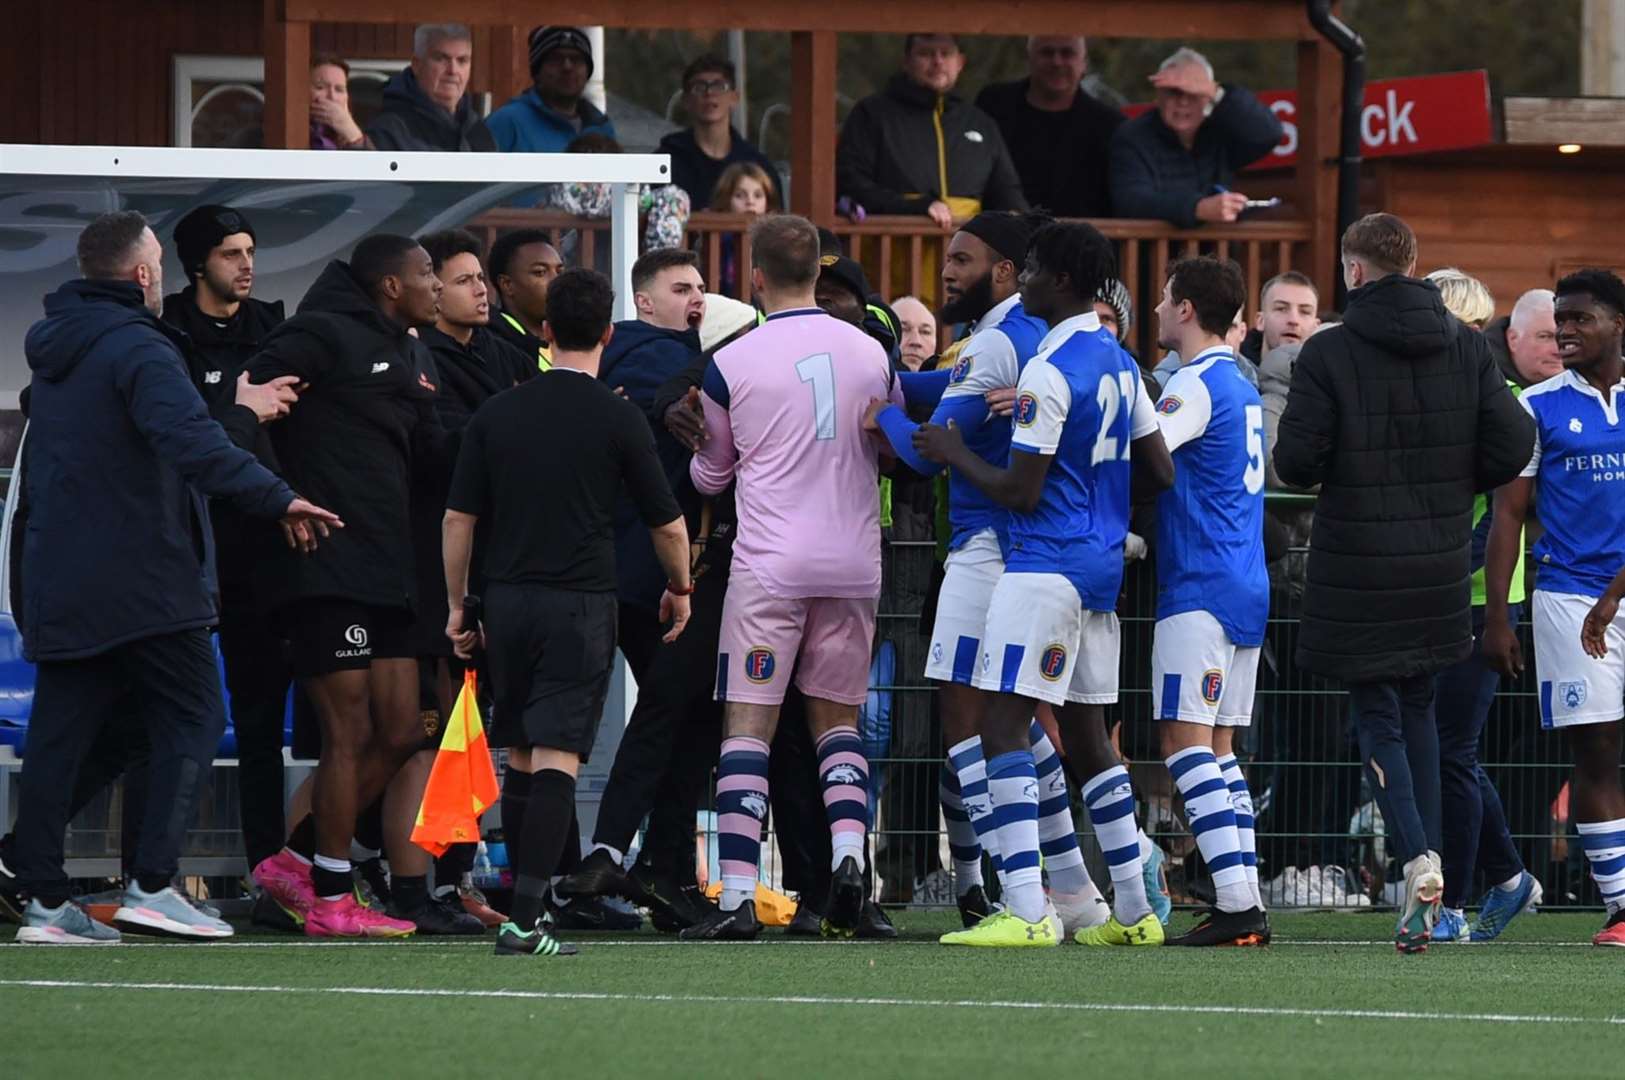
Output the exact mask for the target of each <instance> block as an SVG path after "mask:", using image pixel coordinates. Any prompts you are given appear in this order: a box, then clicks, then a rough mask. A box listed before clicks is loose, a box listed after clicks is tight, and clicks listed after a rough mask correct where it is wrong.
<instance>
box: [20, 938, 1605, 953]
mask: <svg viewBox="0 0 1625 1080" xmlns="http://www.w3.org/2000/svg"><path fill="white" fill-rule="evenodd" d="M494 940H495V939H494V938H489V937H480V938H475V937H468V938H412V939H410V940H400V939H395V940H390V941H350V940H344V939H328V938H324V939H321V940H317V941H312V940H309V939H304V938H301V939H295V940H290V941H199V942H187V941H119V942H115V943H113V944H110V945H77V944H75V945H52V946H49V948H52V949H63V948H68V949H192V950H197V949H204V950H206V951H209V952H217V951H219V950H221V949H345V948H351V949H355V948H363V949H390V948H410V949H470V948H474V947H477V946H482V945H483V946H485V947H486V948H489V947H490V946H491V943H492V942H493V941H494ZM569 940H570V941H571V942H573V943H574V944H577V945H581V946H583V947H585V948H586V949H589V950H591V949H625V948H633V949H692V948H694V947H695V946H696V945H698V946H701V947H703V948H713V949H714V948H774V949H783V948H795V947H801V948H817V949H827V948H830V947H832V946H834V947H845V948H875V949H881V948H897V947H899V946H904V945H937V944H938V942H936V941H933V940H931V939H929V938H900V939H895V940H891V941H822V940H819V941H810V940H796V939H785V938H782V937H768V938H760V939H758V940H756V941H699V942H695V941H677V940H675V939H673V938H657V939H653V940H649V941H626V940H614V941H597V940H595V939H593V938H591V937H571V938H570V939H569ZM1379 945H1381V946H1386V947H1388V948H1393V945H1394V943H1393V941H1392V940H1391V939H1386V938H1374V939H1370V940H1366V941H1276V942H1274V943H1272V944H1271V945H1270V946H1269V948H1311V949H1314V948H1334V947H1335V948H1361V947H1363V948H1374V947H1376V946H1379ZM1460 946H1466V947H1468V948H1472V949H1474V950H1477V949H1590V948H1595V946H1593V945H1592V944H1591V943H1590V942H1589V941H1496V942H1486V941H1475V942H1440V943H1439V944H1438V945H1436V946H1435V947H1434V948H1435V949H1436V950H1437V951H1439V952H1450V951H1452V950H1454V949H1456V948H1458V947H1460ZM0 948H16V949H31V950H34V951H39V950H40V949H41V948H44V946H38V945H25V944H20V943H18V942H15V941H7V942H0ZM1245 951H1248V952H1252V953H1255V954H1256V953H1257V952H1259V951H1260V950H1257V949H1252V950H1245ZM1263 951H1268V950H1267V949H1266V950H1263Z"/></svg>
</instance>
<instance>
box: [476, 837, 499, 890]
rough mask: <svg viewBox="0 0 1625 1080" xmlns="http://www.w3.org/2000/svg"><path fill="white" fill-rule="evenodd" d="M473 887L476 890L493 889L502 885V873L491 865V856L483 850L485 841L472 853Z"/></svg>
mask: <svg viewBox="0 0 1625 1080" xmlns="http://www.w3.org/2000/svg"><path fill="white" fill-rule="evenodd" d="M473 877H474V887H475V888H477V889H494V888H496V887H497V886H498V885H500V884H501V883H502V873H501V871H499V870H498V869H497V868H496V867H495V866H493V865H492V864H491V856H490V854H489V853H488V852H487V851H486V850H485V841H483V840H481V841H480V846H479V847H478V848H477V849H475V852H474V870H473Z"/></svg>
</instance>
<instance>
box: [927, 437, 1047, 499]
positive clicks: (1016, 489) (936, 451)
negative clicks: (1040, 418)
mask: <svg viewBox="0 0 1625 1080" xmlns="http://www.w3.org/2000/svg"><path fill="white" fill-rule="evenodd" d="M914 445H915V448H916V450H918V451H920V452H921V453H922V454H923V455H924V456H925V457H926V458H927V459H928V460H936V461H939V462H941V463H942V464H946V465H951V466H952V467H953V468H955V469H958V470H959V473H960V475H962V476H964V478H965V479H967V480H969V481H970V482H971V483H972V484H973V485H975V487H976V489H977V490H978V491H980V492H981V493H982V494H984V495H986V496H987V497H988V498H990V499H992V500H993V501H994V502H996V503H998V504H999V505H1000V506H1003V507H1005V508H1006V509H1009V510H1016V511H1019V512H1020V513H1023V514H1027V513H1031V512H1032V511H1033V509H1034V508H1035V507H1036V506H1037V505H1038V499H1039V496H1040V495H1042V494H1043V492H1044V476H1045V474H1047V473H1048V472H1049V463H1050V459H1052V458H1053V457H1054V456H1055V451H1054V450H1049V451H1047V452H1046V451H1039V450H1027V449H1023V448H1021V447H1017V446H1012V447H1010V467H1009V468H1006V469H1001V468H999V467H998V466H997V465H990V464H988V463H987V462H986V461H983V460H982V458H981V457H980V456H979V455H977V454H976V453H975V452H974V451H973V450H971V449H970V448H969V447H967V446H966V445H965V440H964V439H963V438H962V437H961V435H960V432H959V426H958V425H957V424H955V423H954V422H953V421H951V420H950V421H949V422H948V424H947V425H946V426H944V427H938V426H937V425H935V424H922V425H921V426H920V428H919V430H918V432H917V433H916V434H915V443H914Z"/></svg>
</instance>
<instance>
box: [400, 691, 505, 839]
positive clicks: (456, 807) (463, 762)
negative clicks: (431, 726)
mask: <svg viewBox="0 0 1625 1080" xmlns="http://www.w3.org/2000/svg"><path fill="white" fill-rule="evenodd" d="M499 794H500V792H499V791H498V789H497V774H496V770H495V769H493V768H492V767H491V748H490V747H489V746H487V745H486V742H485V726H484V725H483V724H481V723H480V706H479V702H478V701H477V700H476V698H475V693H474V672H473V670H472V669H470V670H469V671H468V672H467V673H465V674H464V676H463V689H462V690H461V691H460V692H459V693H458V694H457V704H456V705H454V706H452V710H451V719H450V721H449V722H448V723H447V724H446V732H445V734H444V735H442V736H441V738H440V752H439V753H437V754H436V755H435V759H434V769H433V770H432V771H431V772H430V773H429V783H428V786H427V787H425V788H424V789H423V805H422V806H420V807H418V819H417V824H416V825H414V826H413V827H412V843H414V844H416V845H417V846H418V847H420V848H422V849H423V850H424V851H427V852H428V853H429V854H431V855H434V856H436V857H438V856H440V855H443V854H445V852H446V849H447V848H449V847H451V845H453V844H462V843H473V842H474V841H477V840H478V839H479V838H480V815H481V814H483V813H485V811H487V810H489V809H490V808H491V807H492V806H493V805H494V804H495V803H496V801H497V797H498V795H499Z"/></svg>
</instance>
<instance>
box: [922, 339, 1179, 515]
mask: <svg viewBox="0 0 1625 1080" xmlns="http://www.w3.org/2000/svg"><path fill="white" fill-rule="evenodd" d="M1071 407H1072V391H1071V389H1070V388H1069V387H1068V386H1067V383H1066V380H1065V379H1064V378H1062V377H1061V373H1060V372H1058V371H1056V370H1055V368H1054V367H1053V366H1052V365H1051V364H1050V363H1049V362H1048V361H1045V360H1034V361H1032V362H1031V363H1029V364H1028V365H1027V368H1026V370H1025V371H1023V372H1022V373H1021V379H1020V381H1019V383H1018V384H1017V386H1016V409H1015V433H1014V435H1013V436H1012V438H1011V441H1010V465H1009V467H1008V468H1004V469H1001V468H999V467H998V466H996V465H990V464H988V463H987V462H986V461H983V460H982V459H981V458H980V457H979V456H978V455H977V454H976V453H975V452H973V451H972V450H971V449H970V448H969V447H967V446H966V445H965V440H964V439H963V437H962V436H961V432H960V430H959V426H958V425H957V424H954V423H949V424H945V425H941V426H938V425H936V424H923V425H921V426H920V429H919V430H918V431H916V432H915V433H914V449H915V450H916V451H917V452H918V453H919V454H920V456H922V457H924V458H926V459H927V460H928V461H937V462H942V463H945V464H948V465H951V466H953V467H954V468H955V469H958V470H959V472H960V473H961V474H962V475H963V476H964V477H965V479H967V480H969V481H970V482H971V483H972V484H973V485H975V487H976V488H977V490H979V491H981V492H982V493H983V494H984V495H986V496H987V497H988V498H989V499H992V500H993V501H994V502H996V503H998V504H999V505H1000V506H1003V507H1006V508H1007V509H1010V510H1016V511H1018V512H1021V513H1030V512H1031V511H1032V510H1033V508H1034V507H1036V506H1037V505H1038V500H1039V497H1040V496H1041V495H1042V494H1043V491H1044V477H1045V475H1046V474H1047V473H1048V472H1049V463H1050V459H1051V458H1052V457H1054V456H1055V451H1056V448H1058V447H1059V446H1060V445H1061V432H1062V429H1063V428H1064V427H1065V426H1066V417H1067V413H1068V411H1069V410H1070V409H1071ZM1152 426H1153V427H1155V426H1156V424H1155V420H1153V422H1152Z"/></svg>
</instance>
